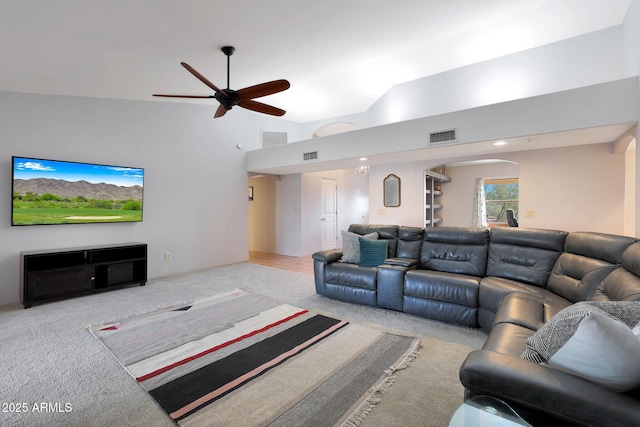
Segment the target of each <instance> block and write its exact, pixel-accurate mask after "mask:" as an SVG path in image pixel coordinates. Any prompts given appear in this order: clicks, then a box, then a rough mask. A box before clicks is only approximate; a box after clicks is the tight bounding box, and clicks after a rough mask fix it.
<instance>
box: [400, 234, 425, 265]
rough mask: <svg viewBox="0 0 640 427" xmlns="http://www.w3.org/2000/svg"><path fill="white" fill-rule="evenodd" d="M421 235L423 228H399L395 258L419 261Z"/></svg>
mask: <svg viewBox="0 0 640 427" xmlns="http://www.w3.org/2000/svg"><path fill="white" fill-rule="evenodd" d="M423 233H424V229H423V228H418V227H402V226H401V227H399V228H398V249H397V250H396V258H409V259H415V260H418V259H420V248H421V247H422V236H423Z"/></svg>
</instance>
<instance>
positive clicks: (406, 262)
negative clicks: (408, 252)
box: [384, 258, 418, 267]
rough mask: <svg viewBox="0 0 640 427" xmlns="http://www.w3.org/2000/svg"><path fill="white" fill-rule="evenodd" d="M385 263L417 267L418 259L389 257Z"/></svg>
mask: <svg viewBox="0 0 640 427" xmlns="http://www.w3.org/2000/svg"><path fill="white" fill-rule="evenodd" d="M384 264H385V265H397V266H398V267H417V265H418V260H416V259H412V258H387V259H386V260H385V261H384Z"/></svg>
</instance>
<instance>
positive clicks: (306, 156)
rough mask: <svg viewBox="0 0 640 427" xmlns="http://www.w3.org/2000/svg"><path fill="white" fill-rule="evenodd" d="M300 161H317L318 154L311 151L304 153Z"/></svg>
mask: <svg viewBox="0 0 640 427" xmlns="http://www.w3.org/2000/svg"><path fill="white" fill-rule="evenodd" d="M302 160H304V161H305V162H306V161H308V160H318V152H317V151H312V152H310V153H304V154H303V155H302Z"/></svg>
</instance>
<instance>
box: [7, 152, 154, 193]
mask: <svg viewBox="0 0 640 427" xmlns="http://www.w3.org/2000/svg"><path fill="white" fill-rule="evenodd" d="M13 177H14V179H32V178H51V179H63V180H65V181H71V182H75V181H82V180H84V181H87V182H90V183H92V184H99V183H101V182H104V183H106V184H114V185H118V186H124V187H130V186H132V185H140V186H142V181H143V169H137V168H129V167H121V166H106V165H94V164H88V163H73V162H62V161H57V160H41V159H29V158H22V157H15V158H14V168H13Z"/></svg>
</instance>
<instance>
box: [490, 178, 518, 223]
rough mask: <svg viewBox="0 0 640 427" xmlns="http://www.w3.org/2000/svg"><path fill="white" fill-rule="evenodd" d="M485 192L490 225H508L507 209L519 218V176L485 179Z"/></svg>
mask: <svg viewBox="0 0 640 427" xmlns="http://www.w3.org/2000/svg"><path fill="white" fill-rule="evenodd" d="M484 193H485V200H486V204H487V223H488V225H489V226H492V225H493V226H496V225H498V226H499V225H507V215H506V211H507V209H513V211H514V213H515V216H516V218H518V178H502V179H485V180H484Z"/></svg>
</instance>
